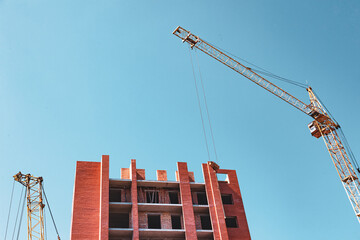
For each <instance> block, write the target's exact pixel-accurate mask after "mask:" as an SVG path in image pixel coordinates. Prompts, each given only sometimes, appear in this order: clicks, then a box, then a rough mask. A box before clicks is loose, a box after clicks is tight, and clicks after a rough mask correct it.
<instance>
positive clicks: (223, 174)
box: [216, 173, 228, 182]
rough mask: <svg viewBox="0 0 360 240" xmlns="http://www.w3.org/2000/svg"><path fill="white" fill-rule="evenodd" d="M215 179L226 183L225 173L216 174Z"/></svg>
mask: <svg viewBox="0 0 360 240" xmlns="http://www.w3.org/2000/svg"><path fill="white" fill-rule="evenodd" d="M216 177H217V179H218V181H224V182H228V175H227V174H226V173H217V174H216Z"/></svg>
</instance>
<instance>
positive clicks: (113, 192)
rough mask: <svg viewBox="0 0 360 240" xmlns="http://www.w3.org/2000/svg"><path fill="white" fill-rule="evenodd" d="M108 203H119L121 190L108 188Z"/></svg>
mask: <svg viewBox="0 0 360 240" xmlns="http://www.w3.org/2000/svg"><path fill="white" fill-rule="evenodd" d="M109 201H110V202H121V189H119V188H110V191H109Z"/></svg>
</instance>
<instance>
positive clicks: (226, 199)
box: [221, 194, 234, 204]
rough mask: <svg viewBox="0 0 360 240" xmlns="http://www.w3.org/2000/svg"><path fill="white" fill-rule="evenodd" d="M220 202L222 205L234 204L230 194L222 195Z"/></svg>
mask: <svg viewBox="0 0 360 240" xmlns="http://www.w3.org/2000/svg"><path fill="white" fill-rule="evenodd" d="M221 200H222V202H223V204H234V201H233V197H232V195H231V194H222V195H221Z"/></svg>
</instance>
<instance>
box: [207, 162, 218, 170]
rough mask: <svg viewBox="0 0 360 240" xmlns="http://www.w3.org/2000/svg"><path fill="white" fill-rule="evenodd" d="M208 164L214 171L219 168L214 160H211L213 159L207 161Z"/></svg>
mask: <svg viewBox="0 0 360 240" xmlns="http://www.w3.org/2000/svg"><path fill="white" fill-rule="evenodd" d="M208 165H209V166H210V167H211V168H212V169H214V171H215V172H217V171H218V170H219V169H220V166H219V165H217V164H216V163H215V162H213V161H208Z"/></svg>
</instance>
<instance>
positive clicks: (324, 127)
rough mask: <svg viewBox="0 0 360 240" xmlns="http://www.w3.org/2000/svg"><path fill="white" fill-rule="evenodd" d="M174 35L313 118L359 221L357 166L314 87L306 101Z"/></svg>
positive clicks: (184, 35)
mask: <svg viewBox="0 0 360 240" xmlns="http://www.w3.org/2000/svg"><path fill="white" fill-rule="evenodd" d="M173 34H174V35H176V36H177V37H179V38H181V39H182V41H183V42H187V43H189V44H190V46H191V48H194V47H195V48H197V49H199V50H200V51H202V52H204V53H206V54H207V55H209V56H210V57H212V58H214V59H216V60H217V61H219V62H221V63H223V64H224V65H226V66H227V67H229V68H231V69H232V70H234V71H236V72H237V73H240V74H241V75H243V76H244V77H246V78H248V79H249V80H251V81H252V82H254V83H256V84H257V85H259V86H260V87H262V88H264V89H265V90H267V91H269V92H270V93H272V94H274V95H275V96H277V97H279V98H281V99H282V100H284V101H285V102H287V103H289V104H290V105H292V106H294V107H295V108H297V109H299V110H300V111H302V112H303V113H305V114H307V115H309V116H311V117H312V118H313V119H314V121H313V122H311V123H310V124H309V125H308V127H309V129H310V132H311V134H312V135H313V136H314V137H316V138H319V137H323V139H324V141H325V144H326V147H327V149H328V151H329V153H330V156H331V158H332V160H333V163H334V165H335V167H336V170H337V172H338V174H339V177H340V180H341V182H342V184H343V186H344V188H345V191H346V194H347V195H348V198H349V200H350V203H351V205H352V207H353V209H354V212H355V215H356V217H357V219H358V221H359V223H360V182H359V179H358V177H357V175H356V172H355V170H354V167H353V165H352V164H351V161H350V158H349V155H348V153H347V151H346V148H345V147H344V144H343V142H344V141H343V140H345V139H342V137H341V136H340V135H339V133H338V130H339V129H340V126H339V124H337V122H336V121H335V120H334V119H333V118H331V117H330V116H329V114H328V113H327V112H326V110H325V108H324V107H323V106H322V104H321V103H320V101H319V100H318V98H317V97H316V96H315V94H314V92H313V90H312V88H311V87H308V88H307V91H308V93H309V97H310V104H305V103H304V102H302V101H300V100H299V99H298V98H296V97H294V96H292V95H291V94H289V93H288V92H286V91H285V90H283V89H281V88H280V87H278V86H276V85H275V84H273V83H271V82H270V81H268V80H267V79H265V78H264V77H262V76H260V75H259V74H257V73H256V72H254V71H253V70H252V69H251V68H249V67H246V66H244V65H243V64H241V63H240V62H238V61H236V60H235V59H233V58H231V57H230V56H228V55H227V54H225V53H224V52H222V51H220V50H219V49H217V48H216V47H214V46H212V45H211V44H209V43H207V42H206V41H204V40H202V39H201V38H199V37H198V36H196V35H194V34H192V33H191V32H189V31H187V30H185V29H184V28H182V27H180V26H179V27H177V28H176V29H175V31H174V32H173ZM345 142H346V140H345Z"/></svg>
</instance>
